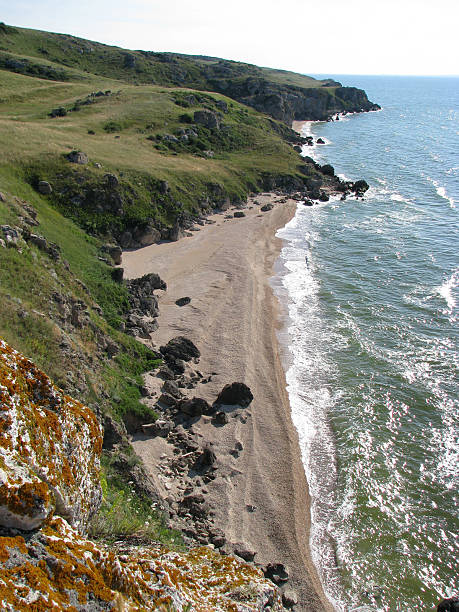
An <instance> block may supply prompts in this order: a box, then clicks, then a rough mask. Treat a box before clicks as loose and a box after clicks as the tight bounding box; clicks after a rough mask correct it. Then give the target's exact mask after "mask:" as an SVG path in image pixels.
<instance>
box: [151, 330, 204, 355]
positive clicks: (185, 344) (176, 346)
mask: <svg viewBox="0 0 459 612" xmlns="http://www.w3.org/2000/svg"><path fill="white" fill-rule="evenodd" d="M159 350H160V352H161V353H162V355H164V358H165V359H166V360H171V359H174V358H176V359H182V360H183V361H191V360H192V359H198V358H199V357H200V356H201V353H200V352H199V350H198V348H197V347H196V346H195V345H194V344H193V342H191V340H189V339H188V338H185V337H184V336H177V337H175V338H172V340H169V342H168V343H167V344H166V345H165V346H161V347H160V349H159Z"/></svg>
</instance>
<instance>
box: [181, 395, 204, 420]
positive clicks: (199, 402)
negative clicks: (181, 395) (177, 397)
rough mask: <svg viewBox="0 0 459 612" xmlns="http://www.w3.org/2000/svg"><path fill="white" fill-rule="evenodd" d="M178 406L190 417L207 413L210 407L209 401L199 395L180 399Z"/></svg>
mask: <svg viewBox="0 0 459 612" xmlns="http://www.w3.org/2000/svg"><path fill="white" fill-rule="evenodd" d="M179 408H180V411H181V412H183V413H184V414H187V415H188V416H191V417H196V416H201V415H202V414H208V413H209V411H210V409H211V408H210V405H209V403H208V402H206V400H205V399H202V398H201V397H193V398H191V399H186V400H182V401H181V402H180V405H179Z"/></svg>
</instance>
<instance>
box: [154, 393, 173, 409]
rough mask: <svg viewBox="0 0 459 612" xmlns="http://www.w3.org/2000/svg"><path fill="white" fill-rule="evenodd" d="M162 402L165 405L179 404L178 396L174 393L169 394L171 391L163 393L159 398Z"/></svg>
mask: <svg viewBox="0 0 459 612" xmlns="http://www.w3.org/2000/svg"><path fill="white" fill-rule="evenodd" d="M158 401H159V402H160V403H161V404H164V405H165V406H169V407H173V406H176V405H177V398H175V397H174V396H173V395H169V393H161V395H160V396H159V400H158Z"/></svg>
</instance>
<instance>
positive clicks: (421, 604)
mask: <svg viewBox="0 0 459 612" xmlns="http://www.w3.org/2000/svg"><path fill="white" fill-rule="evenodd" d="M336 78H337V79H338V80H340V81H341V82H342V83H343V84H344V85H346V84H349V85H356V86H358V87H362V88H363V89H365V90H366V91H367V93H368V96H369V98H370V99H371V100H373V101H375V102H378V103H379V104H380V105H381V106H382V107H383V109H382V111H380V112H376V113H366V114H363V115H354V116H351V117H346V118H345V119H344V120H340V121H336V122H330V123H314V124H309V125H308V126H307V127H306V130H308V131H309V133H311V134H313V135H314V137H319V136H320V137H322V138H323V139H324V140H325V142H326V143H327V144H326V145H322V146H321V145H317V146H315V147H314V149H312V150H311V148H309V147H307V151H305V152H306V154H309V155H312V156H313V157H315V158H316V159H317V160H318V161H320V162H321V163H325V162H327V163H331V164H332V165H333V166H334V167H335V171H336V173H337V174H342V175H344V176H346V177H347V178H349V179H353V180H356V179H358V178H365V179H366V180H367V181H368V183H369V184H370V185H371V189H370V191H369V193H368V194H367V196H366V197H365V200H364V201H356V200H351V199H349V200H347V201H345V202H341V201H338V200H337V201H331V202H329V203H326V204H320V205H317V206H314V207H313V208H307V207H304V206H302V205H301V204H300V205H299V207H298V212H297V215H296V217H295V218H294V219H293V221H292V222H291V223H290V224H288V225H287V226H286V228H284V229H283V230H281V231H280V232H279V235H280V236H282V237H283V238H284V239H285V240H286V242H285V246H284V249H283V251H282V254H281V261H282V265H283V269H282V271H281V272H280V276H279V278H278V282H279V283H281V284H282V285H283V287H284V299H286V300H287V304H288V311H289V320H288V345H289V351H290V360H289V368H288V372H287V382H288V386H289V393H290V398H291V404H292V414H293V419H294V422H295V425H296V426H297V429H298V432H299V437H300V444H301V448H302V452H303V459H304V464H305V469H306V473H307V476H308V480H309V484H310V489H311V494H312V499H313V504H312V519H313V525H314V527H313V533H312V539H311V547H312V551H313V557H314V560H315V562H316V565H317V566H318V568H319V571H320V574H321V577H322V581H323V583H324V586H325V589H326V592H327V594H328V596H329V598H330V599H331V600H332V602H333V603H334V605H335V607H336V609H337V610H343V611H344V610H346V611H350V610H385V611H391V612H392V611H399V610H400V611H402V610H403V611H411V610H430V609H431V608H432V606H434V605H436V604H437V603H438V601H439V599H441V597H443V596H447V595H452V594H456V593H458V592H459V578H458V565H459V564H458V559H459V546H458V508H459V504H458V489H459V442H458V437H459V417H458V401H457V400H458V388H459V378H458V362H459V359H458V351H457V348H458V346H457V339H458V328H457V324H458V312H459V223H458V217H459V214H458V207H459V182H458V169H459V155H458V151H459V146H458V145H459V142H458V140H459V139H458V130H459V121H458V119H459V79H454V78H420V77H419V78H415V77H413V78H411V77H410V78H408V77H356V76H352V77H349V78H345V77H343V76H337V77H336Z"/></svg>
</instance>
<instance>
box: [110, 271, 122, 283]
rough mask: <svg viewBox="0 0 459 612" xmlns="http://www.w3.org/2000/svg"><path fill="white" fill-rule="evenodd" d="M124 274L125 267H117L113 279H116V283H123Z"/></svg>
mask: <svg viewBox="0 0 459 612" xmlns="http://www.w3.org/2000/svg"><path fill="white" fill-rule="evenodd" d="M123 274H124V269H123V268H115V269H114V270H112V279H113V280H114V281H115V283H122V282H123Z"/></svg>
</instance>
